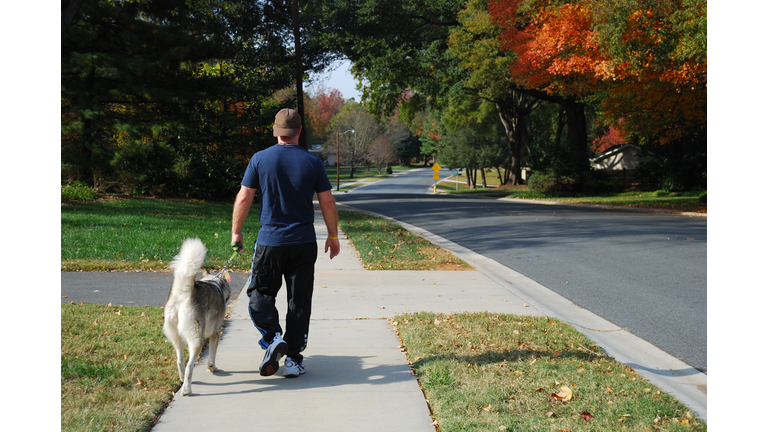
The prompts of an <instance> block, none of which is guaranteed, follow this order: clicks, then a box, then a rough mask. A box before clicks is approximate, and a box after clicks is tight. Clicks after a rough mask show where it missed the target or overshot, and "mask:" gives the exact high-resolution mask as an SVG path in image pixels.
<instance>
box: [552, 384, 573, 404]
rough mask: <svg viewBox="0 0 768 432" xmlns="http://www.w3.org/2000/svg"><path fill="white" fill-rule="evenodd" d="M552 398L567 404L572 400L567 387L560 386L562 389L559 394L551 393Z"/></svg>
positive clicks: (570, 392)
mask: <svg viewBox="0 0 768 432" xmlns="http://www.w3.org/2000/svg"><path fill="white" fill-rule="evenodd" d="M552 397H553V398H555V399H557V400H561V401H564V402H568V401H570V400H571V399H573V392H572V391H571V389H569V388H568V387H566V386H562V387H560V391H559V392H557V393H552Z"/></svg>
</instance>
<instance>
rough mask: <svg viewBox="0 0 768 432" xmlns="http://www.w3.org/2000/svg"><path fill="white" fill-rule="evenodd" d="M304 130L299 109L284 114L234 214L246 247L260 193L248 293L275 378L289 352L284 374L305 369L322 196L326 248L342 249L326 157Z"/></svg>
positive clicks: (237, 239) (238, 242)
mask: <svg viewBox="0 0 768 432" xmlns="http://www.w3.org/2000/svg"><path fill="white" fill-rule="evenodd" d="M300 134H301V117H300V116H299V114H298V113H296V111H294V110H292V109H283V110H281V111H280V112H279V113H277V116H275V126H274V136H275V137H277V145H274V146H272V147H270V148H268V149H266V150H263V151H260V152H258V153H256V154H255V155H254V156H253V158H251V161H250V162H249V164H248V168H247V169H246V171H245V175H244V176H243V181H242V184H241V187H240V192H239V193H238V194H237V198H236V200H235V206H234V210H233V212H232V244H233V247H235V248H236V250H238V251H240V250H242V241H243V235H242V233H241V232H240V230H241V229H242V227H243V224H244V223H245V219H246V218H247V216H248V210H249V209H250V207H251V204H252V203H253V200H254V197H255V196H256V194H258V197H259V220H260V222H261V226H260V228H259V234H258V237H257V239H256V244H255V246H254V252H253V264H252V265H251V276H250V278H249V279H248V288H247V290H246V293H247V294H248V298H249V304H248V310H249V312H250V315H251V320H253V324H254V325H255V326H256V328H257V329H258V330H259V332H261V335H262V338H261V340H260V341H259V345H260V346H261V347H262V348H263V349H265V350H266V353H265V355H264V360H263V361H262V362H261V365H260V367H259V373H260V374H261V375H262V376H270V375H274V374H275V373H276V372H277V370H278V369H279V367H280V365H279V361H280V359H281V358H282V357H283V356H286V359H285V372H284V373H283V375H284V376H286V377H297V376H299V375H301V374H303V373H304V372H305V369H304V363H303V359H304V357H303V356H302V354H301V352H302V351H303V350H304V348H306V346H307V338H308V335H309V317H310V312H311V309H312V290H313V286H312V285H313V283H314V278H315V261H316V260H317V239H316V236H315V226H314V207H313V205H312V196H313V195H314V194H315V193H316V194H317V199H318V201H319V203H320V209H321V211H322V213H323V219H324V221H325V225H326V227H327V228H328V238H327V239H326V241H325V252H328V250H329V249H330V251H331V254H330V258H331V259H333V258H334V257H335V256H337V255H338V254H339V249H340V246H339V238H338V229H337V223H338V216H337V213H336V201H335V200H334V198H333V195H332V193H331V183H330V182H329V181H328V176H327V174H326V172H325V167H324V166H323V163H322V162H321V161H320V159H319V158H318V157H317V156H314V155H312V154H310V153H309V152H308V151H306V150H305V149H303V148H302V147H300V146H299V145H298V143H299V135H300ZM283 278H284V279H285V284H286V290H287V291H286V294H287V296H288V312H287V313H286V317H285V333H283V329H282V328H281V327H280V319H279V316H278V312H277V308H276V307H275V296H277V292H278V291H279V290H280V287H281V285H282V279H283Z"/></svg>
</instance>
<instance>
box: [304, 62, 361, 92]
mask: <svg viewBox="0 0 768 432" xmlns="http://www.w3.org/2000/svg"><path fill="white" fill-rule="evenodd" d="M351 66H352V63H350V62H349V60H345V61H343V62H339V63H336V64H334V65H333V66H332V67H333V68H335V70H333V71H328V72H326V73H324V74H322V75H315V76H312V77H311V79H312V84H311V85H308V86H307V87H306V91H311V90H314V89H317V88H319V87H320V85H325V87H327V88H335V89H337V90H339V91H340V92H341V95H342V96H343V97H344V99H349V98H355V101H357V102H360V96H361V93H360V92H359V91H358V90H357V89H355V86H356V85H357V83H356V82H355V79H354V78H352V74H351V73H350V72H349V68H350V67H351Z"/></svg>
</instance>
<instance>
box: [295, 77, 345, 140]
mask: <svg viewBox="0 0 768 432" xmlns="http://www.w3.org/2000/svg"><path fill="white" fill-rule="evenodd" d="M304 98H305V103H304V110H305V113H306V114H305V115H306V116H307V123H308V124H309V125H310V126H311V128H312V134H313V136H314V137H315V138H316V139H318V140H322V139H324V137H325V135H326V134H327V132H328V125H329V124H330V123H331V119H332V118H333V116H335V115H336V114H338V113H339V111H340V110H341V107H343V106H344V98H343V97H342V96H341V92H340V91H339V90H338V89H335V88H331V89H329V88H326V87H320V88H319V89H318V91H317V93H315V95H314V96H312V97H310V96H307V95H305V96H304Z"/></svg>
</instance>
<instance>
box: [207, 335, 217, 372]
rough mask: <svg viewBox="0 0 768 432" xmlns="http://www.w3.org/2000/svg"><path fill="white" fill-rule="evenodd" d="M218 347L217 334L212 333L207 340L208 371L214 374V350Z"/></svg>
mask: <svg viewBox="0 0 768 432" xmlns="http://www.w3.org/2000/svg"><path fill="white" fill-rule="evenodd" d="M218 347H219V332H217V331H216V332H213V334H211V336H210V337H209V338H208V371H209V372H211V373H213V372H216V371H217V370H218V369H216V348H218Z"/></svg>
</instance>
